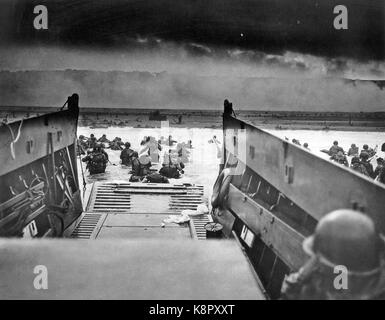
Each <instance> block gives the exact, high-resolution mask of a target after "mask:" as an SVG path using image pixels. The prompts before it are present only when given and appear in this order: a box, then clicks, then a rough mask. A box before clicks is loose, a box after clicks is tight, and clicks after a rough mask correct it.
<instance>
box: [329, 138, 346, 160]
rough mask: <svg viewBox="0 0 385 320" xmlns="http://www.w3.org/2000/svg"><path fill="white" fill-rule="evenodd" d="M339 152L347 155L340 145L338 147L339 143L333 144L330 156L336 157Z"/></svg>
mask: <svg viewBox="0 0 385 320" xmlns="http://www.w3.org/2000/svg"><path fill="white" fill-rule="evenodd" d="M339 151H341V152H342V153H345V152H344V149H342V148H341V147H340V146H339V145H338V141H334V142H333V145H332V146H331V147H330V149H329V156H331V157H333V156H335V155H336V154H337V153H338V152H339Z"/></svg>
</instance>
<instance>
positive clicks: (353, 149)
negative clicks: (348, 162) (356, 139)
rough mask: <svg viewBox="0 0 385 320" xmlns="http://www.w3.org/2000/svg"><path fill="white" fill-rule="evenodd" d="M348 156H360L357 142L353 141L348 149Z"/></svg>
mask: <svg viewBox="0 0 385 320" xmlns="http://www.w3.org/2000/svg"><path fill="white" fill-rule="evenodd" d="M348 156H349V157H350V156H353V157H355V156H358V147H357V146H356V144H355V143H352V145H351V146H350V149H349V151H348Z"/></svg>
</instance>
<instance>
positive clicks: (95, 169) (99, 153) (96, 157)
mask: <svg viewBox="0 0 385 320" xmlns="http://www.w3.org/2000/svg"><path fill="white" fill-rule="evenodd" d="M82 161H83V162H87V168H88V170H89V171H90V174H98V173H104V172H105V171H106V166H107V162H108V158H107V157H106V155H105V152H104V150H102V147H101V145H100V144H99V143H97V144H96V145H95V148H94V149H93V151H92V152H90V153H89V154H88V155H87V156H86V157H84V158H83V159H82Z"/></svg>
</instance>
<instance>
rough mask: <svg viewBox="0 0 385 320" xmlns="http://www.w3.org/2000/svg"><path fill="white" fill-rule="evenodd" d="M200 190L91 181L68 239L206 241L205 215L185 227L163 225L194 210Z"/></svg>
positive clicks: (202, 191) (151, 184)
mask: <svg viewBox="0 0 385 320" xmlns="http://www.w3.org/2000/svg"><path fill="white" fill-rule="evenodd" d="M203 194H204V187H203V186H201V185H186V184H156V183H135V182H134V183H131V182H126V181H112V182H111V181H110V182H105V181H100V182H95V183H94V184H93V186H92V190H91V193H90V196H89V199H88V203H87V207H86V212H85V213H84V214H83V216H82V219H81V220H80V221H79V222H78V224H77V225H76V227H75V228H74V230H73V232H72V233H71V235H70V237H71V238H77V239H105V238H107V239H111V238H113V239H132V238H146V239H154V238H155V239H186V238H187V239H191V238H192V239H198V240H204V239H206V231H205V229H204V225H205V224H206V223H207V222H209V221H211V217H210V216H209V215H202V216H194V217H191V219H190V221H189V222H188V223H185V224H181V225H178V224H175V223H164V222H163V221H164V220H165V219H166V218H167V217H168V216H169V215H179V214H181V211H182V210H186V209H190V210H195V209H196V208H197V206H198V205H199V204H201V203H203Z"/></svg>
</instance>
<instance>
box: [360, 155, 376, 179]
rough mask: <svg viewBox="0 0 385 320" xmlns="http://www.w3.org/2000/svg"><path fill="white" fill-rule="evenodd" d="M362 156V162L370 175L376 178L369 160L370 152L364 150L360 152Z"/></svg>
mask: <svg viewBox="0 0 385 320" xmlns="http://www.w3.org/2000/svg"><path fill="white" fill-rule="evenodd" d="M360 158H361V164H362V165H363V166H364V167H365V169H366V171H367V173H368V176H369V177H371V178H374V170H373V166H372V164H371V163H370V160H369V154H368V153H367V152H365V151H362V152H361V154H360Z"/></svg>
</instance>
